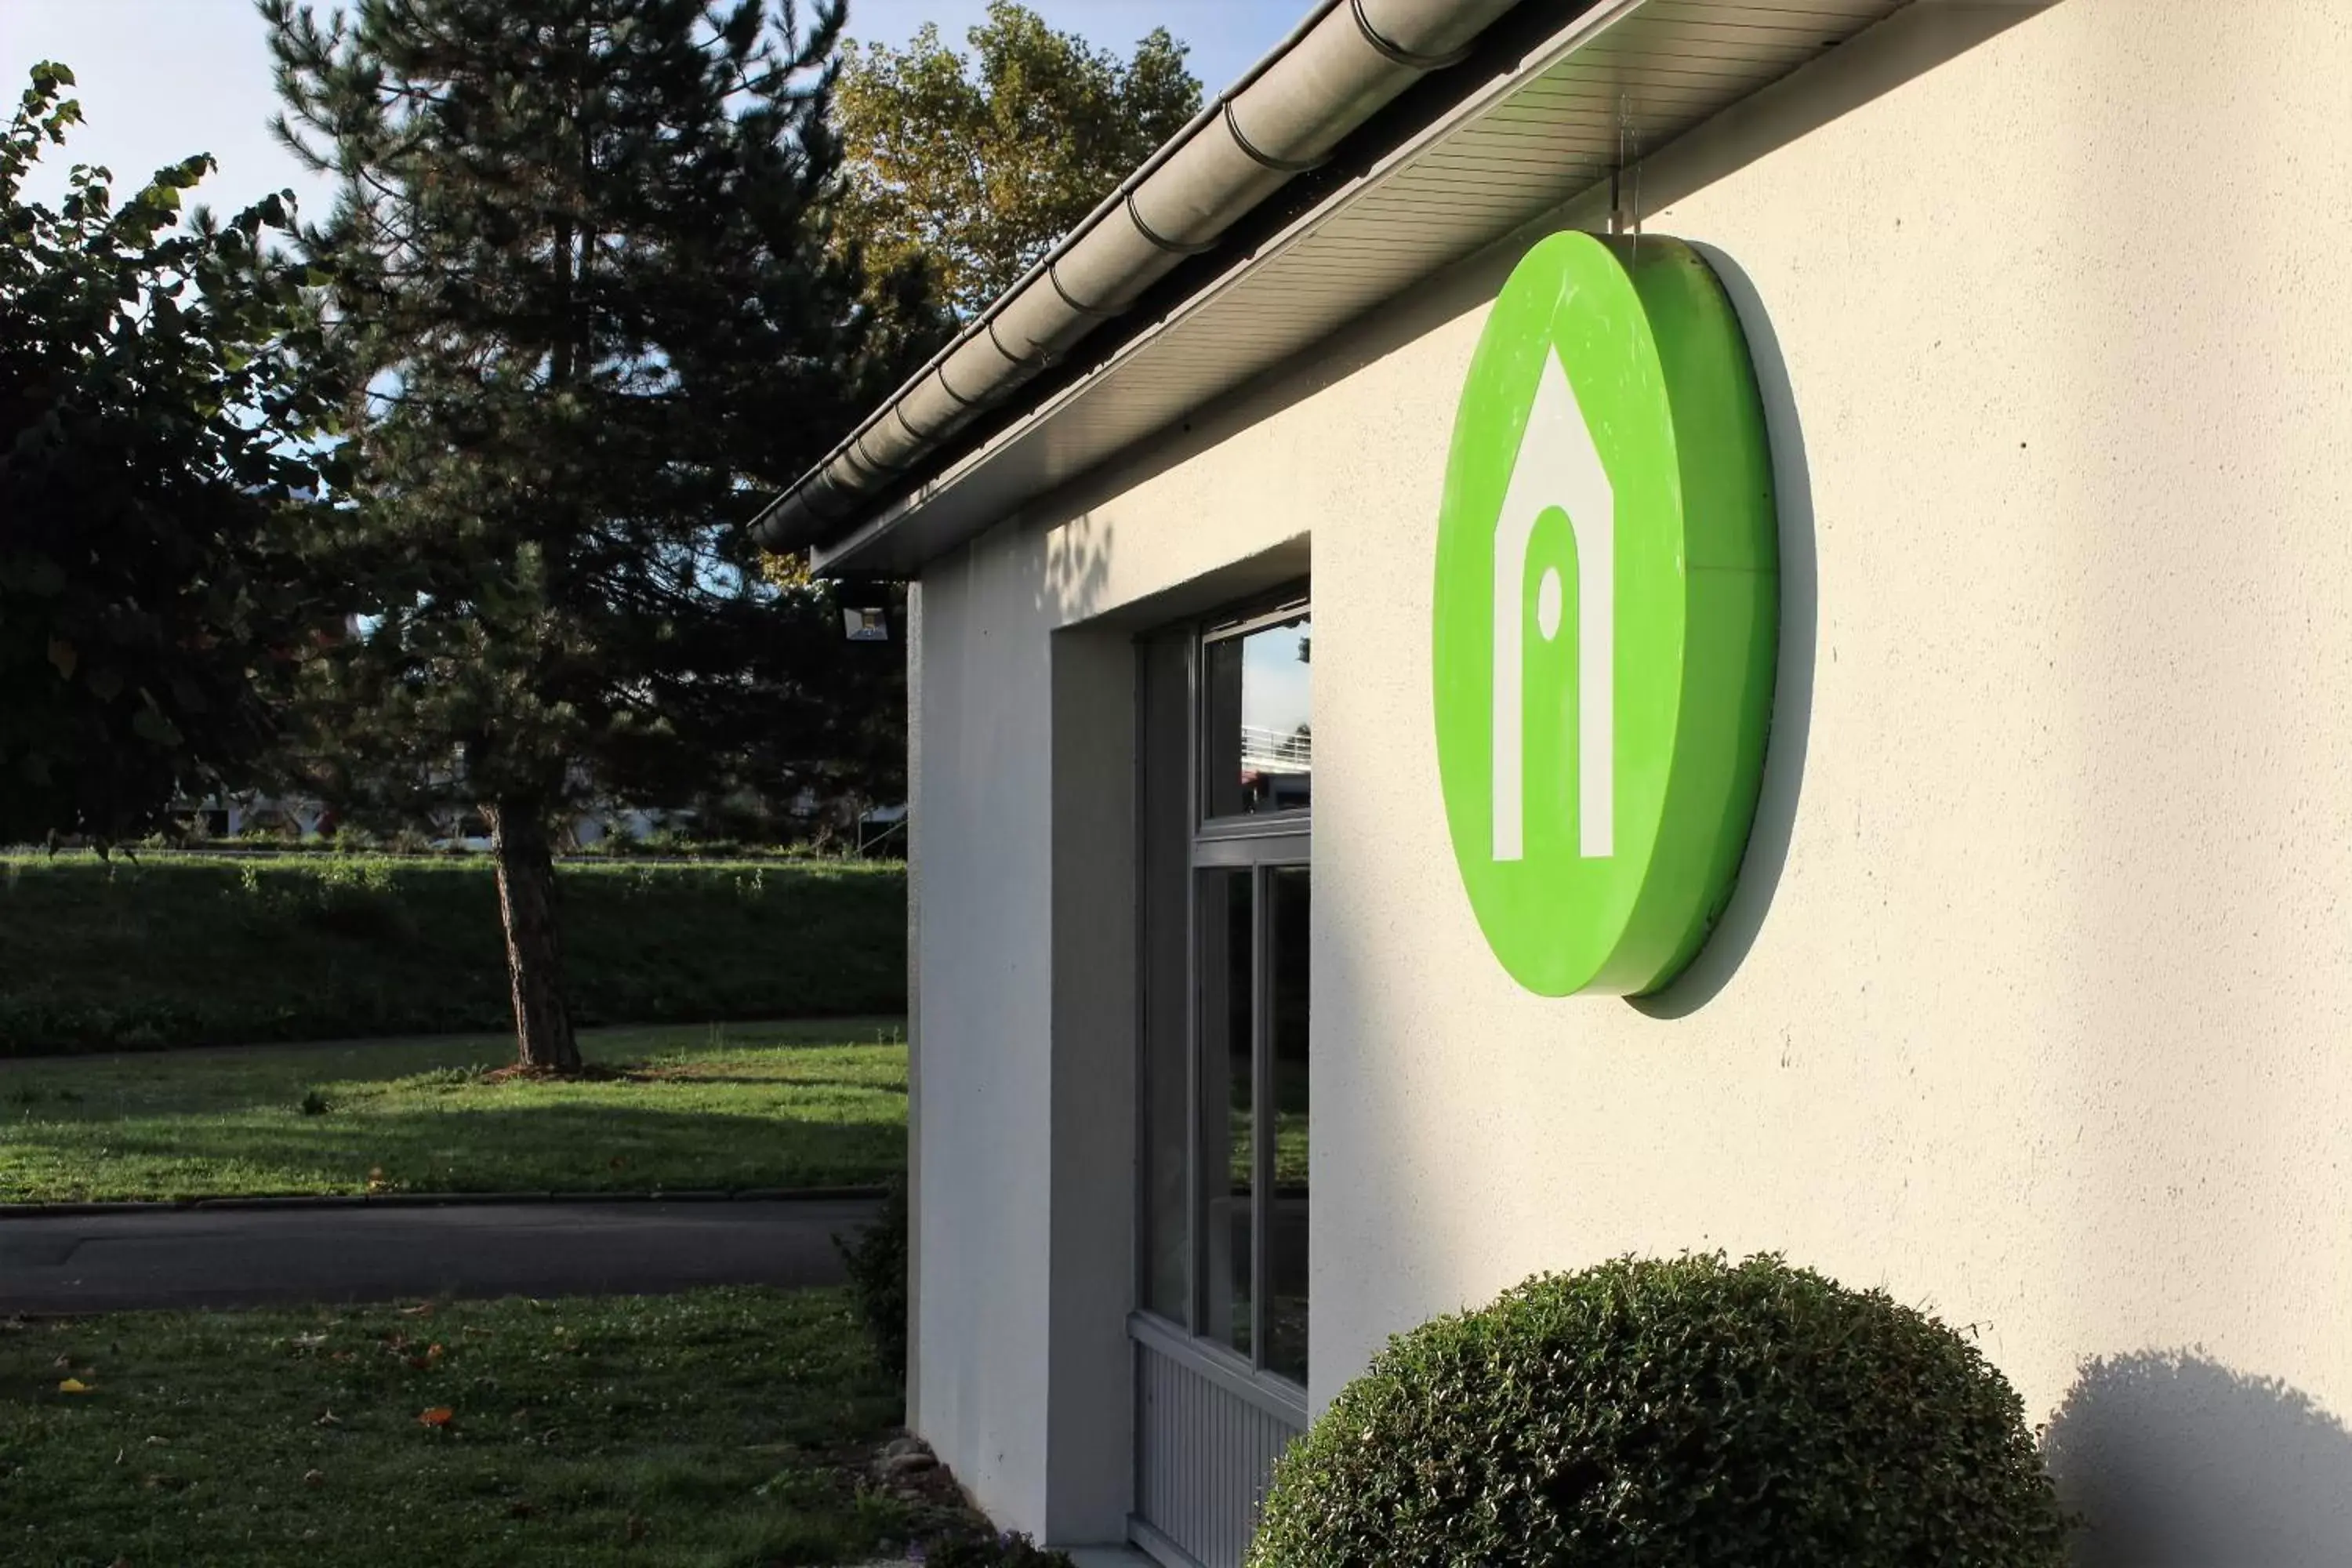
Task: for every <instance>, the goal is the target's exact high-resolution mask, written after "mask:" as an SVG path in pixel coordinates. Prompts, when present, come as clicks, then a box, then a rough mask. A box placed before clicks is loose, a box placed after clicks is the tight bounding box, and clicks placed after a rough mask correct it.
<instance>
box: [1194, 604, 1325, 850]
mask: <svg viewBox="0 0 2352 1568" xmlns="http://www.w3.org/2000/svg"><path fill="white" fill-rule="evenodd" d="M1314 645H1315V622H1314V617H1312V616H1309V615H1307V613H1306V612H1304V611H1301V612H1300V613H1299V614H1298V615H1297V616H1295V617H1293V618H1292V619H1290V620H1286V621H1284V622H1281V623H1280V624H1278V625H1276V626H1262V627H1260V628H1259V629H1258V630H1256V631H1254V632H1251V633H1250V634H1249V635H1248V636H1246V637H1225V638H1223V639H1222V640H1220V641H1217V642H1213V643H1209V644H1207V645H1206V646H1205V647H1203V649H1202V678H1203V679H1202V685H1203V687H1204V689H1205V692H1206V701H1205V709H1204V711H1203V712H1202V738H1201V742H1202V743H1201V751H1202V759H1203V763H1204V765H1205V767H1206V770H1207V773H1206V776H1205V778H1204V779H1203V781H1202V783H1203V794H1204V795H1205V799H1204V800H1203V801H1202V806H1203V811H1204V815H1206V816H1255V815H1257V814H1258V813H1260V812H1267V811H1302V810H1305V809H1306V807H1307V804H1308V801H1309V798H1310V797H1311V796H1312V795H1313V794H1314V787H1315V734H1314V730H1313V727H1312V724H1311V722H1310V721H1311V719H1312V716H1313V715H1312V710H1311V706H1310V703H1309V696H1310V692H1309V683H1308V680H1307V671H1308V668H1309V665H1308V658H1309V656H1310V655H1311V654H1312V653H1313V651H1314Z"/></svg>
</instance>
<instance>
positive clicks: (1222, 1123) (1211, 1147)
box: [1200, 870, 1255, 1355]
mask: <svg viewBox="0 0 2352 1568" xmlns="http://www.w3.org/2000/svg"><path fill="white" fill-rule="evenodd" d="M1250 878H1251V873H1250V872H1248V871H1247V870H1230V871H1228V870H1219V871H1206V872H1203V873H1202V878H1201V906H1200V907H1201V1180H1202V1194H1201V1224H1202V1231H1203V1236H1202V1260H1201V1262H1202V1270H1203V1285H1204V1296H1205V1298H1206V1299H1205V1300H1204V1303H1203V1304H1204V1306H1205V1307H1206V1308H1207V1310H1208V1316H1207V1319H1206V1321H1203V1322H1202V1324H1201V1326H1200V1331H1201V1332H1202V1333H1203V1334H1205V1335H1207V1336H1208V1337H1209V1338H1211V1339H1213V1340H1221V1341H1223V1342H1224V1343H1226V1344H1228V1345H1231V1346H1232V1347H1233V1348H1234V1349H1235V1350H1237V1351H1239V1352H1241V1353H1242V1354H1244V1355H1248V1354H1249V1353H1250V1348H1251V1340H1250V1301H1251V1289H1250V1287H1251V1280H1250V1219H1251V1215H1250V1192H1251V1187H1252V1182H1251V1165H1250V1162H1251V1160H1252V1159H1253V1158H1254V1151H1255V1138H1254V1136H1253V1131H1252V1129H1253V1126H1254V1118H1253V1116H1252V1110H1253V1109H1254V1108H1253V1105H1252V1089H1253V1086H1252V1083H1251V1079H1250V1016H1251V1013H1252V1011H1253V1008H1252V1005H1251V1004H1252V999H1253V989H1252V984H1251V975H1250V953H1251V942H1252V936H1251V933H1252V929H1253V925H1254V921H1253V920H1252V918H1251V917H1252V914H1253V910H1252V909H1251V892H1250V886H1251V883H1250Z"/></svg>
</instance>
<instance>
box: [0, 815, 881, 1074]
mask: <svg viewBox="0 0 2352 1568" xmlns="http://www.w3.org/2000/svg"><path fill="white" fill-rule="evenodd" d="M556 896H557V899H558V901H559V907H560V910H561V918H562V939H563V956H564V970H565V976H566V981H567V989H568V990H569V992H570V994H571V998H572V1006H573V1010H574V1014H575V1016H576V1017H577V1019H578V1021H579V1022H580V1023H582V1024H584V1025H595V1024H621V1023H627V1024H653V1023H671V1022H695V1023H699V1022H704V1021H715V1020H719V1019H738V1018H782V1017H815V1016H826V1015H833V1014H852V1013H898V1012H903V1011H905V1009H906V986H907V892H906V877H905V873H904V870H903V868H899V867H897V866H893V865H882V864H873V863H867V862H860V861H832V862H821V861H799V862H779V861H773V860H767V861H759V862H752V863H745V864H726V863H699V864H693V865H646V864H630V863H627V862H616V863H614V864H611V865H595V866H577V865H565V866H562V867H560V868H558V869H557V872H556ZM510 1023H511V1016H510V1014H509V1002H508V994H507V977H506V949H505V943H504V938H503V937H502V935H501V934H500V931H499V908H498V889H497V885H496V881H495V878H494V876H493V873H492V870H491V868H490V866H489V864H488V860H487V858H469V859H463V860H425V859H410V858H397V857H382V856H347V857H332V856H287V857H271V858H242V859H237V858H184V857H178V856H174V857H171V858H151V859H143V860H142V861H140V862H139V863H137V864H135V865H134V864H131V862H129V861H126V860H124V859H122V858H120V857H117V858H115V860H114V861H113V862H112V863H111V864H108V863H105V862H101V861H99V860H97V859H96V858H91V857H88V856H59V857H58V858H56V859H55V860H50V859H47V858H42V857H39V856H30V857H14V858H5V859H0V1056H9V1055H16V1056H25V1055H34V1054H38V1053H44V1052H58V1051H74V1050H111V1049H120V1048H125V1047H160V1046H185V1045H215V1044H223V1045H226V1044H236V1045H242V1044H249V1043H258V1042H262V1041H270V1040H305V1039H338V1038H352V1037H362V1036H371V1035H410V1034H434V1033H440V1032H444V1031H457V1030H494V1029H502V1028H506V1027H508V1026H509V1025H510Z"/></svg>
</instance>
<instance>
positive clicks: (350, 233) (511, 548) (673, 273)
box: [262, 0, 911, 828]
mask: <svg viewBox="0 0 2352 1568" xmlns="http://www.w3.org/2000/svg"><path fill="white" fill-rule="evenodd" d="M262 9H263V11H264V13H265V15H266V16H267V17H268V21H269V24H270V28H271V45H272V48H273V51H274V53H275V56H276V59H277V64H278V88H279V90H280V93H281V95H282V97H283V98H284V100H285V102H286V105H287V110H286V113H285V115H284V116H283V117H282V119H281V120H280V121H279V126H278V129H279V132H280V134H281V136H282V137H283V138H284V140H285V141H286V142H288V144H289V146H290V147H292V148H293V149H294V150H295V151H296V152H297V153H299V154H300V155H301V156H303V157H305V158H307V159H308V160H309V161H310V163H311V164H312V165H313V166H314V167H316V168H318V169H320V171H322V172H324V173H327V174H333V175H336V176H338V177H340V179H341V182H342V184H341V194H340V196H339V199H338V202H337V205H336V207H335V209H334V212H333V215H332V216H331V219H330V220H329V221H328V222H327V223H326V224H325V225H324V226H320V227H317V228H313V229H310V230H307V231H306V232H305V235H304V243H305V245H306V247H307V248H308V249H309V251H310V253H311V254H312V255H313V256H314V257H316V258H318V259H319V260H320V262H321V263H324V264H327V265H329V266H330V267H331V270H332V276H333V284H332V289H331V301H332V305H333V309H334V312H335V315H334V320H335V322H336V334H335V341H336V342H337V343H338V345H339V346H340V347H341V348H342V349H343V350H345V351H347V352H348V353H349V354H350V355H351V356H352V360H353V361H354V363H357V364H358V365H360V366H361V367H362V368H363V370H364V372H365V373H366V374H367V375H368V376H369V378H370V381H369V386H370V394H371V395H369V396H368V397H367V398H366V399H365V400H364V402H363V404H362V406H361V407H360V408H359V409H358V410H357V412H356V415H355V417H354V420H353V423H352V455H353V468H354V475H355V479H356V480H357V482H358V489H357V492H356V500H355V503H354V505H353V506H352V507H351V508H350V509H348V510H346V511H345V512H343V513H342V514H341V522H342V529H341V533H340V534H339V543H340V546H341V553H340V555H339V556H338V559H339V560H341V562H343V563H345V564H346V566H347V568H348V570H349V571H350V573H351V574H352V577H353V578H354V579H355V580H356V581H358V582H359V583H360V584H362V586H363V588H364V589H365V591H366V593H367V595H368V603H367V604H366V605H365V608H366V610H367V611H368V618H367V619H366V620H365V621H364V623H363V624H362V629H361V631H360V633H359V634H358V635H355V636H353V637H350V638H347V639H344V640H342V641H341V642H339V643H338V644H337V645H336V646H335V647H333V648H332V649H331V650H329V651H328V653H327V654H326V656H325V657H323V658H320V659H319V660H317V661H316V662H315V665H314V667H313V668H311V669H310V670H309V671H308V672H306V674H307V677H308V679H306V683H305V686H304V689H303V698H304V704H303V711H304V713H305V715H306V716H307V718H308V720H309V723H308V725H307V727H306V729H305V731H304V734H303V737H302V743H303V749H304V752H305V761H306V763H307V765H308V767H309V770H310V783H311V784H313V785H314V786H315V787H316V788H318V789H319V790H320V792H321V793H323V794H325V795H328V796H329V797H330V798H332V799H334V800H335V801H337V802H338V803H339V804H342V805H346V806H348V807H350V808H351V809H352V813H353V814H354V815H353V819H354V820H358V821H362V822H367V821H370V820H372V819H383V820H386V821H398V820H411V821H413V820H415V819H417V818H418V817H419V816H422V815H423V814H424V813H425V812H427V811H429V810H432V809H435V808H436V807H439V806H442V805H449V804H453V803H456V804H464V805H476V804H478V805H485V806H489V805H497V806H499V809H500V810H501V811H503V812H506V813H507V814H509V816H511V815H513V814H516V813H521V814H526V815H529V816H532V817H535V818H537V819H538V820H539V821H540V822H541V824H542V825H543V826H547V827H550V828H551V827H552V826H553V825H554V823H555V821H556V819H557V817H558V816H559V815H561V813H562V811H563V810H564V809H566V808H568V807H570V806H572V805H577V804H582V803H583V802H585V801H587V800H589V799H591V798H607V799H619V800H627V801H645V802H651V803H655V804H659V805H684V804H687V803H688V802H689V801H692V800H695V799H699V798H703V797H705V796H710V795H723V794H725V793H727V792H728V791H729V790H730V789H732V788H734V787H736V786H739V785H740V786H742V787H744V788H747V789H750V790H751V791H752V792H753V793H754V794H757V795H761V796H763V797H764V798H769V799H777V798H789V797H790V796H791V795H793V793H794V791H796V790H797V789H799V788H801V787H803V786H808V787H813V788H814V789H816V790H817V791H818V793H819V794H820V795H837V794H841V793H845V792H848V793H856V792H857V791H859V790H861V789H863V790H865V791H866V793H868V794H869V795H888V796H889V797H891V798H896V795H897V793H898V790H899V788H900V787H901V785H900V783H899V774H900V771H901V770H902V767H903V764H902V763H901V761H900V760H899V758H900V753H901V752H902V751H903V721H902V720H901V718H900V717H899V716H900V714H901V712H902V710H903V669H902V661H901V660H900V658H898V654H899V652H900V650H898V649H897V648H894V647H882V648H879V649H877V648H875V647H866V646H852V645H850V644H848V643H846V642H845V639H844V638H843V637H842V635H841V629H840V621H839V616H838V612H837V610H836V609H835V606H834V605H833V603H832V598H831V592H830V590H829V589H828V588H826V587H825V586H824V585H822V584H807V583H803V584H796V585H793V586H792V587H791V588H789V589H786V588H780V587H779V586H777V585H775V584H772V583H770V582H769V581H768V580H767V579H766V578H764V577H762V576H761V573H760V571H759V558H758V552H756V551H755V550H754V549H753V548H752V546H751V543H750V542H749V540H748V538H747V536H746V535H745V533H744V531H743V530H742V528H741V527H740V524H741V523H743V522H744V521H747V520H748V519H749V517H750V516H751V514H752V513H753V512H754V511H755V510H757V507H758V505H759V503H760V501H761V499H762V498H763V497H764V496H765V494H766V493H768V492H769V491H771V490H773V489H779V488H782V485H784V484H785V483H787V482H789V481H790V480H791V479H793V478H794V477H796V476H797V475H798V474H799V473H800V472H801V471H802V470H803V468H805V467H807V466H808V465H809V464H810V463H812V462H813V461H814V459H815V458H817V457H818V456H820V455H821V454H822V453H823V452H824V450H825V448H826V447H828V446H829V445H830V444H831V442H832V441H833V439H834V438H835V437H836V436H837V435H838V434H839V433H840V431H841V430H842V429H843V428H844V427H845V425H846V423H847V422H848V421H849V420H850V419H851V418H852V417H854V416H855V414H856V410H857V409H858V408H859V407H861V406H862V405H864V402H865V400H866V398H867V397H868V396H870V395H874V394H876V393H877V392H878V391H879V390H880V389H881V388H882V387H883V386H884V385H885V384H888V383H890V382H892V381H894V380H895V379H896V378H897V376H898V374H900V373H901V372H902V371H903V370H904V369H905V368H906V367H905V365H904V364H903V363H901V361H902V360H903V358H904V357H905V355H906V354H907V353H909V352H911V351H909V350H908V349H906V348H905V347H904V345H901V344H898V342H897V341H896V340H895V339H894V338H892V336H891V332H892V330H893V329H892V326H891V323H890V321H888V320H887V319H886V318H887V314H888V310H890V309H891V308H892V302H893V301H895V300H896V299H897V296H896V294H895V293H894V292H893V291H892V289H889V288H885V289H884V290H883V294H884V295H885V296H887V298H886V299H885V300H883V302H882V303H881V304H879V305H877V304H876V303H875V302H873V300H872V299H871V298H870V296H873V294H874V290H873V289H871V288H869V281H870V280H869V279H867V278H866V275H865V274H864V273H863V272H862V271H861V270H859V268H858V267H857V265H856V258H855V257H854V256H845V255H841V254H836V249H835V246H834V245H833V229H832V217H831V203H832V200H833V195H834V191H835V185H836V184H837V179H838V176H837V173H836V165H837V162H838V160H837V156H836V153H835V149H834V143H833V139H832V136H831V133H830V132H829V131H828V130H827V129H826V125H825V119H826V113H827V108H828V85H827V84H828V80H829V78H828V73H827V66H828V63H829V61H830V59H831V57H832V55H833V52H834V48H835V38H836V37H837V35H838V29H839V24H840V11H839V7H838V5H820V6H818V7H817V8H816V10H815V14H814V19H813V21H812V22H811V25H810V26H807V27H805V28H802V27H798V26H794V23H793V10H792V8H790V7H787V8H785V9H784V10H783V11H782V13H781V14H779V13H774V12H772V11H771V10H770V9H769V8H767V7H765V6H763V5H761V4H759V3H756V0H754V3H745V4H723V5H722V4H719V3H717V0H400V3H394V0H361V3H360V4H356V5H351V6H348V7H344V8H341V9H340V10H339V11H337V12H335V13H334V14H333V15H332V16H331V17H330V19H328V20H326V21H321V20H320V19H319V17H318V16H315V15H314V13H313V8H312V7H311V6H310V5H297V4H296V3H295V0H262ZM861 301H864V302H861Z"/></svg>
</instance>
